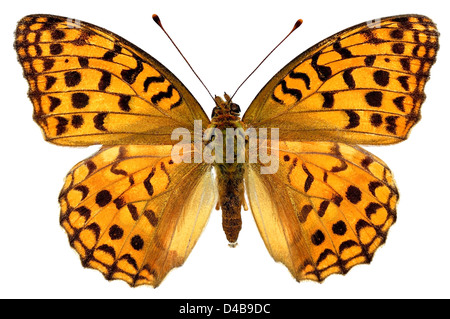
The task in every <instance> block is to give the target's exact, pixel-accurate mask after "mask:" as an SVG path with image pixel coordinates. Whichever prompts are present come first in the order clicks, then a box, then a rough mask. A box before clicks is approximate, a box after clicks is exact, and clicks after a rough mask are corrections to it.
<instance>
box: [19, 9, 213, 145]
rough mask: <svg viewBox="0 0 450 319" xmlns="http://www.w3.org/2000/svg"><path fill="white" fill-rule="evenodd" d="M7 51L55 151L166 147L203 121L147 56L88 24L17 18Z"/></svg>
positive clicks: (176, 82) (60, 19)
mask: <svg viewBox="0 0 450 319" xmlns="http://www.w3.org/2000/svg"><path fill="white" fill-rule="evenodd" d="M15 48H16V51H17V54H18V57H19V62H20V63H21V64H22V66H23V70H24V75H25V78H26V79H27V80H28V83H29V86H30V89H29V97H30V99H31V101H32V103H33V105H34V119H35V121H36V122H37V123H38V124H39V126H40V127H41V129H42V131H43V133H44V135H45V138H46V139H47V140H48V141H49V142H52V143H55V144H60V145H72V146H79V145H93V144H103V145H121V144H173V143H174V142H173V141H172V140H171V133H172V130H173V129H174V128H177V127H183V128H187V129H189V130H191V131H193V126H194V120H202V125H203V126H204V128H205V127H206V126H207V125H208V124H209V119H208V117H207V116H206V114H205V113H204V111H203V110H202V108H201V107H200V105H199V104H198V102H197V101H196V100H195V98H194V97H193V96H192V94H191V93H190V92H189V91H188V90H187V89H186V87H185V86H184V85H183V84H182V83H181V82H180V81H179V80H178V79H177V78H176V77H175V76H174V75H173V74H172V73H171V72H170V71H169V70H167V69H166V68H165V67H164V66H163V65H162V64H160V63H159V62H158V61H157V60H155V59H154V58H152V57H151V56H150V55H148V54H147V53H145V52H144V51H142V50H141V49H139V48H138V47H136V46H135V45H133V44H132V43H130V42H128V41H126V40H125V39H123V38H121V37H119V36H118V35H115V34H113V33H112V32H110V31H107V30H105V29H102V28H100V27H97V26H94V25H92V24H89V23H86V22H81V21H79V20H73V19H69V18H64V17H57V16H51V15H31V16H27V17H24V18H23V19H22V20H21V21H20V22H19V23H18V26H17V30H16V41H15Z"/></svg>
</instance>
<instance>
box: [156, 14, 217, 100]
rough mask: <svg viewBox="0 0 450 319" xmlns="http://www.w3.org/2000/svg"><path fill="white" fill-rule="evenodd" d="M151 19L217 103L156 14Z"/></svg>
mask: <svg viewBox="0 0 450 319" xmlns="http://www.w3.org/2000/svg"><path fill="white" fill-rule="evenodd" d="M152 18H153V21H155V22H156V24H157V25H158V26H159V27H160V28H161V30H163V32H164V33H165V34H166V36H167V37H168V38H169V40H170V42H172V44H173V46H174V47H175V49H177V51H178V53H180V55H181V56H182V57H183V59H184V61H186V63H187V65H188V66H189V67H190V68H191V70H192V72H194V74H195V76H196V77H197V79H198V80H199V81H200V83H201V84H202V85H203V87H204V88H205V89H206V91H207V92H208V94H209V96H210V97H211V98H212V99H213V101H214V103H215V104H217V102H216V100H215V99H214V97H213V96H212V94H211V92H210V91H209V90H208V88H207V87H206V85H205V83H203V81H202V79H200V77H199V76H198V74H197V73H196V72H195V71H194V68H193V67H192V66H191V64H190V63H189V62H188V60H187V59H186V58H185V57H184V55H183V53H181V51H180V49H179V48H178V47H177V45H176V44H175V42H173V40H172V38H171V37H170V35H169V34H168V33H167V31H166V30H165V29H164V27H163V26H162V23H161V19H159V17H158V15H157V14H153V15H152Z"/></svg>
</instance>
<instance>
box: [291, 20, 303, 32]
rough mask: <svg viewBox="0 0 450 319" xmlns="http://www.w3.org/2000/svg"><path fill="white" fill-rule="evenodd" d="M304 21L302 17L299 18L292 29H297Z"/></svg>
mask: <svg viewBox="0 0 450 319" xmlns="http://www.w3.org/2000/svg"><path fill="white" fill-rule="evenodd" d="M302 23H303V20H302V19H298V20H297V21H296V22H295V24H294V27H293V28H292V31H294V30H295V29H297V28H298V27H299V26H301V25H302Z"/></svg>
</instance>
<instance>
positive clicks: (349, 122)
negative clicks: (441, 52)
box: [243, 15, 439, 144]
mask: <svg viewBox="0 0 450 319" xmlns="http://www.w3.org/2000/svg"><path fill="white" fill-rule="evenodd" d="M438 48H439V45H438V32H437V29H436V26H435V24H434V23H433V22H432V21H431V20H430V19H429V18H427V17H424V16H419V15H403V16H395V17H389V18H383V19H380V20H375V21H374V22H372V23H369V22H367V23H362V24H359V25H356V26H354V27H351V28H349V29H346V30H344V31H341V32H339V33H337V34H335V35H333V36H331V37H329V38H327V39H326V40H324V41H322V42H320V43H318V44H316V45H315V46H313V47H312V48H310V49H309V50H307V51H306V52H304V53H302V54H300V55H299V56H298V57H296V58H295V59H294V60H292V61H291V62H290V63H289V64H288V65H286V66H285V67H284V68H283V69H282V70H281V71H280V72H278V73H277V74H276V75H275V76H274V77H273V78H272V79H271V80H270V81H269V82H268V83H267V84H266V86H265V87H264V88H263V89H262V90H261V91H260V92H259V94H258V95H257V96H256V98H255V100H254V101H253V102H252V104H251V105H250V107H249V109H248V110H247V111H246V113H245V115H244V117H243V121H244V122H245V123H246V124H247V125H249V126H252V127H267V128H268V127H279V128H283V129H282V130H280V139H281V140H290V141H305V140H309V141H336V142H347V143H353V144H392V143H397V142H400V141H402V140H404V139H406V138H407V136H408V133H409V131H410V129H411V127H412V126H413V125H414V124H415V123H416V122H417V121H418V120H419V119H420V107H421V105H422V103H423V101H424V100H425V94H424V87H425V83H426V81H427V80H428V77H429V71H430V68H431V66H432V65H433V63H434V62H435V59H436V51H437V50H438Z"/></svg>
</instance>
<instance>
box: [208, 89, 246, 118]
mask: <svg viewBox="0 0 450 319" xmlns="http://www.w3.org/2000/svg"><path fill="white" fill-rule="evenodd" d="M224 97H225V100H223V99H222V98H221V97H220V96H217V95H216V97H215V98H214V100H215V102H216V106H215V107H214V109H213V111H212V114H211V118H212V119H213V120H224V119H227V120H239V115H240V113H241V108H240V107H239V105H237V104H236V103H233V102H232V101H231V98H230V97H229V96H228V94H226V93H225V94H224Z"/></svg>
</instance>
